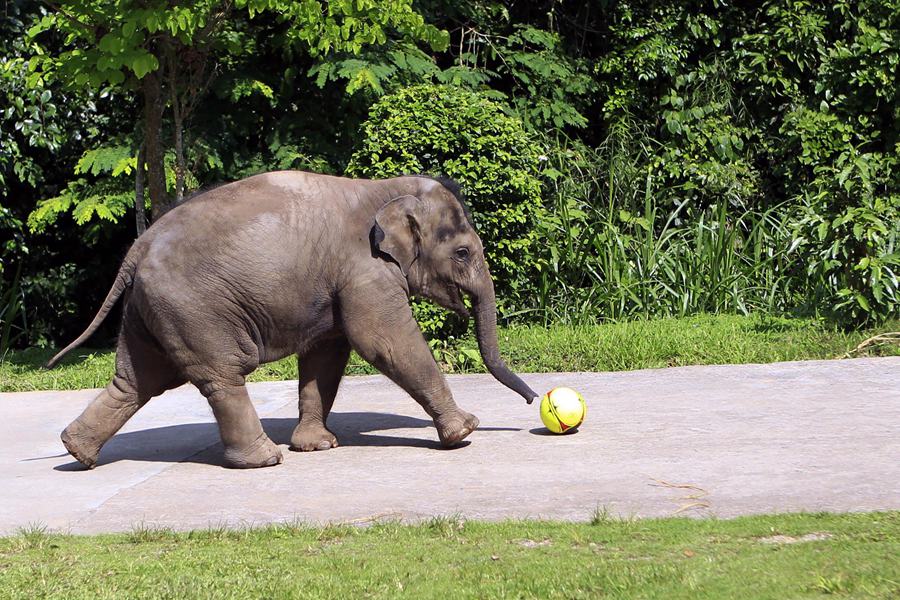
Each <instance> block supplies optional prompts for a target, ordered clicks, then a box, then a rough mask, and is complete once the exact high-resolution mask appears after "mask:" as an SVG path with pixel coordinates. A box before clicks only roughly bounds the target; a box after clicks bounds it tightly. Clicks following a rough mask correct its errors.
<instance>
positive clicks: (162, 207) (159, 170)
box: [141, 72, 169, 221]
mask: <svg viewBox="0 0 900 600" xmlns="http://www.w3.org/2000/svg"><path fill="white" fill-rule="evenodd" d="M141 90H142V92H143V96H144V148H145V151H146V154H147V183H148V187H149V189H150V217H151V219H152V220H153V221H155V220H156V219H158V218H159V217H160V215H162V214H163V213H164V212H165V211H166V209H167V208H168V207H169V196H168V194H167V193H166V167H165V163H164V162H163V161H164V157H165V154H164V152H163V145H162V120H163V110H164V109H165V104H163V100H162V82H161V80H160V73H159V72H155V73H148V74H147V75H145V76H144V78H143V79H142V80H141Z"/></svg>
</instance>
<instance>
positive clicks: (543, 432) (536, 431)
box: [528, 427, 579, 437]
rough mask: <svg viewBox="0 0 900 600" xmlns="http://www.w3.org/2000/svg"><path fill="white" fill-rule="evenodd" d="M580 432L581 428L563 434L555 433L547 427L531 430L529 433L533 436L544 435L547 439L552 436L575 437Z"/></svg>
mask: <svg viewBox="0 0 900 600" xmlns="http://www.w3.org/2000/svg"><path fill="white" fill-rule="evenodd" d="M578 430H579V428H578V427H576V428H575V429H570V430H568V431H564V432H562V433H554V432H552V431H550V430H549V429H547V428H546V427H535V428H534V429H529V430H528V433H530V434H532V435H544V436H547V437H550V436H554V437H555V436H560V435H575V434H576V433H578Z"/></svg>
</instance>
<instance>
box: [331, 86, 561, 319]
mask: <svg viewBox="0 0 900 600" xmlns="http://www.w3.org/2000/svg"><path fill="white" fill-rule="evenodd" d="M539 165H540V151H539V146H538V144H536V143H535V141H534V140H533V139H531V138H530V137H529V136H528V135H527V134H526V133H525V131H524V129H523V128H522V125H521V123H520V122H519V121H517V120H515V119H513V118H512V117H509V116H507V115H506V114H504V113H503V111H502V109H501V107H500V106H498V105H497V104H495V103H494V102H492V101H490V100H488V99H487V98H485V97H483V96H482V95H480V94H478V93H475V92H471V91H467V90H463V89H459V88H453V87H447V86H432V85H420V86H413V87H409V88H406V89H403V90H401V91H399V92H397V93H396V94H391V95H389V96H384V97H383V98H381V100H379V101H378V102H377V103H376V104H375V105H374V106H373V107H372V109H371V111H370V112H369V119H368V121H366V123H365V125H364V126H363V129H362V135H361V141H360V145H359V146H358V148H357V150H356V151H355V152H354V154H353V158H352V160H351V161H350V165H349V168H348V173H349V174H352V175H359V176H365V177H374V178H382V177H392V176H396V175H402V174H411V173H429V174H434V175H438V174H442V175H446V176H448V177H451V178H453V179H455V180H456V181H458V182H459V183H460V184H461V185H462V186H463V188H465V190H466V195H467V199H468V202H469V204H470V207H471V209H472V213H473V216H474V219H475V223H476V226H477V228H478V232H479V235H480V236H481V238H482V240H483V241H484V245H485V249H486V254H487V258H488V262H489V264H490V268H491V273H492V275H493V277H494V283H495V286H496V288H497V296H498V298H499V299H500V302H501V309H505V310H510V309H513V308H517V307H520V306H521V305H522V304H523V302H524V301H525V299H526V298H527V297H528V296H530V294H531V291H532V290H531V286H530V284H529V279H530V275H531V274H532V273H534V271H535V268H536V265H537V256H536V254H537V253H536V249H537V242H538V240H537V236H536V234H535V225H536V223H537V222H538V221H539V220H540V219H541V215H542V212H543V211H542V206H541V182H540V180H539V179H538V169H539ZM439 314H440V313H431V314H430V315H429V316H430V319H431V320H429V321H427V322H425V323H423V325H424V327H425V329H426V330H427V331H430V332H432V333H433V332H434V331H436V330H437V329H439V328H440V327H442V326H443V325H444V319H443V317H441V316H439ZM419 316H420V317H422V316H424V315H423V314H422V313H421V312H420V314H419ZM420 322H421V320H420Z"/></svg>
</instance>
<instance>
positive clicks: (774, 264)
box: [0, 0, 900, 346]
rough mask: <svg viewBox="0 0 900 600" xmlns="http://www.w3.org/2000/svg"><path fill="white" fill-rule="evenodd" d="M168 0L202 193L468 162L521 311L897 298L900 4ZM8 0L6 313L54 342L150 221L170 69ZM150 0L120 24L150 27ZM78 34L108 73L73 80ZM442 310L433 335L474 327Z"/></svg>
mask: <svg viewBox="0 0 900 600" xmlns="http://www.w3.org/2000/svg"><path fill="white" fill-rule="evenodd" d="M93 4H94V3H92V2H88V1H87V0H78V1H72V2H64V3H62V6H63V7H64V8H66V7H67V9H68V10H70V11H74V13H75V14H80V13H78V11H79V10H84V11H88V9H91V10H93V9H92V8H91V7H92V6H93ZM169 4H170V5H171V6H170V8H168V9H167V10H168V11H169V12H167V13H166V18H167V19H170V21H166V23H174V25H173V29H172V31H174V33H171V34H167V35H169V37H170V38H171V40H170V41H169V42H167V43H170V44H175V43H177V44H181V46H178V47H179V48H180V49H181V51H183V52H185V54H183V55H182V56H184V57H187V56H188V54H186V53H187V52H188V51H193V52H197V53H201V54H202V56H203V57H204V60H206V61H208V63H204V64H205V65H206V66H205V67H204V68H205V69H207V70H206V71H204V72H205V73H208V74H209V81H208V84H206V85H204V86H203V87H202V89H200V91H199V92H197V93H199V94H200V100H199V103H198V107H199V108H197V109H195V110H194V111H193V112H192V113H190V114H189V115H188V116H187V117H186V118H184V119H183V121H184V122H183V123H181V126H177V124H178V123H177V122H176V120H175V119H174V114H173V108H174V104H175V102H176V101H179V100H178V99H179V98H181V96H179V95H178V94H179V93H184V90H185V89H186V88H185V85H186V84H183V83H179V82H178V81H175V80H174V79H173V81H174V83H172V84H171V86H172V89H174V90H175V91H176V94H175V95H174V96H173V95H171V94H169V92H170V91H171V90H169V88H167V87H165V86H166V85H169V84H166V83H163V84H162V86H163V87H162V88H161V89H162V91H163V92H164V94H163V98H164V100H163V107H162V108H163V112H162V121H161V125H160V128H159V134H160V138H161V140H163V150H164V154H163V161H162V166H163V168H164V175H165V187H166V190H165V191H166V192H167V194H169V196H174V195H175V191H176V187H177V186H178V185H179V184H178V183H177V178H178V177H179V175H178V173H179V172H180V173H181V175H180V177H182V179H183V181H182V183H181V184H180V185H182V186H183V187H184V192H185V193H190V192H191V191H192V190H195V189H199V188H202V187H204V186H208V185H212V184H214V183H217V182H221V181H228V180H233V179H237V178H240V177H244V176H247V175H249V174H252V173H257V172H261V171H265V170H272V169H283V168H299V169H311V170H316V171H320V172H329V173H339V174H340V173H350V174H359V175H368V176H379V177H380V176H388V175H393V174H399V173H403V172H409V171H419V170H421V171H430V172H432V173H435V174H445V175H450V176H453V177H456V178H457V179H459V180H460V181H461V182H463V183H464V184H465V185H466V187H467V188H468V191H469V193H470V195H471V197H472V198H473V204H474V206H475V209H476V216H477V219H478V221H479V226H480V227H481V229H482V234H483V237H484V238H485V241H486V243H487V245H488V248H489V249H490V252H491V259H492V269H493V270H494V271H495V275H496V277H497V279H498V287H499V288H500V289H502V290H503V292H502V294H501V296H502V298H503V301H504V302H503V307H502V308H503V315H502V317H503V318H504V319H506V320H507V321H524V322H539V323H550V322H559V321H563V322H575V323H582V322H588V323H590V322H598V321H604V320H621V319H631V318H639V317H640V318H644V317H654V316H663V315H675V316H680V315H687V314H694V313H700V312H725V313H728V312H738V313H749V312H766V313H775V314H803V315H812V316H821V317H823V318H827V319H829V320H831V321H834V322H836V323H839V324H842V325H846V326H857V325H860V324H862V323H873V322H875V323H877V322H880V321H882V320H884V319H885V318H889V317H891V316H896V315H897V314H898V312H900V311H898V308H900V299H898V293H900V292H898V275H897V270H898V268H900V267H898V262H900V252H898V247H897V243H898V242H897V241H898V233H900V168H898V167H900V165H898V150H900V148H898V143H900V141H898V140H900V99H898V91H897V90H898V86H897V81H900V0H854V1H850V0H837V1H835V2H831V3H819V2H812V1H807V0H770V1H766V2H759V1H751V2H742V3H725V2H721V1H719V0H705V1H700V0H688V1H684V2H677V3H673V2H662V1H656V0H631V1H623V0H601V1H599V2H575V1H572V0H563V1H559V0H539V1H537V2H530V3H521V2H511V1H501V0H476V1H474V2H458V1H456V0H421V1H417V2H413V3H412V4H410V3H408V2H402V1H399V0H392V1H391V2H381V3H379V2H373V1H370V0H366V1H365V2H362V3H358V4H355V3H353V2H349V3H347V2H342V1H339V0H330V1H328V2H312V3H310V2H299V3H290V2H274V1H273V2H269V1H267V2H237V3H235V4H234V5H233V7H234V10H233V11H232V12H231V13H229V19H228V21H227V27H223V28H221V29H217V30H216V36H217V37H215V40H214V42H215V43H213V42H208V41H204V40H203V39H198V38H195V37H193V33H191V32H193V31H194V29H193V27H194V26H193V25H192V23H195V21H192V20H191V19H197V20H196V23H200V24H202V22H201V20H199V19H200V17H198V15H200V16H202V14H203V13H202V11H203V10H206V9H205V8H204V7H206V6H207V4H206V3H181V2H174V3H169ZM228 6H232V4H231V3H228ZM304 6H305V7H306V9H303V10H307V9H311V10H312V12H309V13H303V12H302V11H301V9H302V8H303V7H304ZM122 7H124V8H122ZM316 7H319V8H320V9H321V8H323V7H324V8H325V9H326V10H325V11H324V12H322V13H321V14H319V13H317V12H316V10H315V9H316ZM360 7H362V8H360ZM207 8H208V7H207ZM4 10H5V13H4V14H3V16H2V19H0V260H2V272H0V278H2V280H0V281H2V288H0V315H3V324H2V327H0V333H3V331H4V330H5V331H6V333H7V335H6V338H7V339H9V340H14V343H15V345H19V346H23V345H33V344H39V345H46V344H53V343H58V342H60V341H62V340H64V339H67V338H70V337H72V336H73V335H74V334H76V333H77V332H78V331H80V329H81V328H82V326H83V325H84V324H85V323H86V322H87V321H88V320H89V319H90V316H91V315H92V314H93V311H94V310H95V309H96V307H97V306H98V305H99V303H100V301H101V300H102V298H103V296H104V295H105V293H106V290H107V285H108V283H109V282H110V281H111V279H112V273H113V272H114V271H115V269H116V268H117V266H118V261H119V258H120V257H121V256H122V255H123V254H124V252H125V250H126V249H127V246H128V244H129V243H130V241H131V240H133V238H134V236H135V215H134V183H135V175H136V172H137V168H138V160H137V155H138V149H139V147H140V146H141V144H142V142H144V141H145V138H146V128H145V125H146V123H145V122H144V121H143V118H142V114H143V113H142V110H143V104H142V98H143V96H142V95H141V91H140V90H141V87H140V86H142V85H143V84H144V83H145V81H144V79H143V77H141V75H142V74H143V76H144V77H146V76H148V75H147V73H150V75H149V76H152V74H153V73H154V71H153V70H152V67H153V64H152V61H151V60H150V59H148V58H146V57H145V56H144V54H134V55H128V57H125V58H123V57H124V56H125V55H124V54H122V53H123V52H126V51H128V49H127V48H126V47H125V46H124V45H123V46H122V47H121V48H120V47H119V45H117V44H119V42H115V41H111V39H112V38H106V40H107V41H106V42H103V39H104V37H103V36H102V35H99V34H98V32H94V35H93V37H91V36H87V35H73V34H72V32H71V27H73V25H72V24H71V23H69V24H68V25H66V24H65V18H62V17H60V15H59V14H58V13H56V12H54V11H53V10H52V9H49V8H47V5H45V4H41V3H38V2H31V1H23V0H15V1H12V2H7V3H6V4H5V8H4ZM120 10H123V11H128V10H132V11H133V10H139V5H138V4H137V3H122V4H121V6H120ZM140 10H143V9H140ZM136 14H138V13H134V12H123V13H122V14H111V15H107V18H109V19H111V20H112V22H113V23H114V25H115V27H112V26H110V27H111V29H109V31H112V30H113V29H114V30H115V31H120V32H126V28H125V25H124V24H125V23H127V22H128V18H126V17H129V15H130V17H134V18H133V19H132V20H133V21H134V23H135V25H134V29H135V31H141V29H140V28H141V27H144V28H146V29H147V31H148V32H150V24H149V23H150V19H151V17H153V18H156V16H154V15H153V14H151V13H146V12H145V13H140V14H138V16H135V15H136ZM332 14H334V15H336V16H334V18H333V19H332V18H331V17H330V16H329V17H328V19H331V20H330V21H329V20H328V19H326V18H324V17H323V16H322V15H332ZM379 15H380V16H379ZM120 17H121V18H120ZM160 18H161V17H160ZM347 19H355V20H354V21H353V23H356V24H357V25H354V26H353V27H355V28H351V29H348V30H347V33H344V30H343V28H345V27H349V26H348V25H347ZM160 23H162V21H160ZM373 24H374V25H373ZM426 24H427V25H426ZM158 27H162V26H161V25H158ZM104 31H106V30H104ZM129 31H130V30H129ZM27 32H30V35H29V34H28V33H27ZM310 32H314V33H315V35H318V36H319V37H318V38H310V37H309V36H310V35H312V34H310ZM316 32H317V33H316ZM99 33H102V31H100V32H99ZM131 34H133V32H131V33H130V34H129V35H131ZM122 35H125V33H122ZM135 35H136V34H135ZM147 36H148V38H147V39H156V38H153V37H152V36H151V35H150V33H148V34H147ZM304 36H306V37H304ZM310 39H318V40H325V39H333V40H336V42H335V43H334V44H332V45H331V46H330V47H324V46H317V45H316V44H311V42H310ZM128 40H131V38H130V37H129V38H128ZM342 40H343V41H342ZM129 43H131V41H129ZM160 43H161V42H160ZM122 44H124V42H122ZM141 44H143V45H141ZM148 44H150V42H149V41H148V42H146V43H145V42H144V41H142V42H141V43H140V44H139V46H140V48H149V49H150V50H148V52H149V53H151V54H152V51H153V48H154V47H153V46H152V45H148ZM101 46H102V48H101ZM73 50H74V51H76V55H75V56H78V55H79V54H78V53H81V54H80V55H84V53H90V52H94V54H91V56H94V57H95V58H96V61H95V62H94V63H92V65H93V67H92V68H93V69H95V70H94V71H89V72H90V73H95V74H96V73H97V72H102V73H103V74H104V75H103V76H102V77H101V76H99V75H98V76H85V77H82V78H81V80H80V81H78V79H79V78H78V72H80V71H77V69H75V70H74V71H73V68H74V67H73V66H72V63H71V62H68V63H67V62H66V60H69V59H71V56H72V52H73ZM117 52H118V54H117ZM106 55H108V56H107V61H108V62H106V63H101V59H102V58H103V56H106ZM198 55H199V54H198ZM160 56H163V54H160ZM109 57H113V58H115V60H113V58H109ZM116 57H119V58H116ZM184 60H187V59H186V58H185V59H184ZM109 61H112V62H109ZM116 61H118V62H116ZM139 63H140V64H139ZM182 66H184V65H182ZM79 68H80V67H79ZM86 68H87V67H85V69H86ZM161 68H162V67H161ZM145 71H146V72H145ZM113 72H121V73H122V78H121V80H120V79H119V76H117V75H114V74H112V73H113ZM179 81H180V80H179ZM173 99H174V100H173ZM176 133H180V134H183V143H182V145H183V149H182V150H181V151H180V152H179V151H178V148H177V146H176V142H175V139H176ZM148 165H149V163H148ZM141 166H143V163H141ZM148 200H149V199H148ZM147 206H148V208H150V203H149V201H148V204H147ZM442 315H443V313H440V312H436V311H431V312H427V311H426V312H422V313H421V316H422V318H423V324H424V325H425V327H426V329H427V330H428V333H429V334H430V335H432V336H436V337H446V336H448V335H455V334H458V333H459V332H458V330H454V328H453V327H448V326H447V322H446V318H445V317H444V316H442ZM114 324H115V319H110V320H109V321H108V326H107V328H106V329H105V330H104V331H103V332H102V334H101V336H105V337H106V338H107V339H109V338H110V337H111V336H113V335H114V333H115V325H114ZM8 343H9V342H8Z"/></svg>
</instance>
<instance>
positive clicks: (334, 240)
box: [47, 171, 535, 468]
mask: <svg viewBox="0 0 900 600" xmlns="http://www.w3.org/2000/svg"><path fill="white" fill-rule="evenodd" d="M463 294H466V295H468V296H469V297H470V299H471V301H472V306H473V307H474V316H475V322H476V326H477V337H478V345H479V348H480V350H481V356H482V358H483V359H484V364H485V365H486V366H487V368H488V370H489V371H490V372H491V373H492V374H493V376H494V377H495V378H497V379H498V380H499V381H500V382H501V383H503V384H504V385H505V386H507V387H509V388H510V389H512V390H514V391H515V392H517V393H519V394H520V395H522V396H523V397H524V398H525V399H526V400H527V401H528V402H529V403H530V402H531V401H532V400H533V399H534V398H535V393H534V392H533V391H532V390H531V389H530V388H529V387H528V386H527V385H526V384H525V383H524V382H523V381H522V380H521V379H519V377H517V376H516V375H515V374H513V373H512V372H510V370H509V369H508V368H507V367H506V365H505V364H504V363H503V361H502V360H501V358H500V355H499V353H498V351H497V331H496V328H497V318H496V303H495V297H494V286H493V283H492V281H491V277H490V274H489V273H488V269H487V265H486V263H485V260H484V249H483V247H482V245H481V240H480V239H479V238H478V235H477V234H476V233H475V229H474V228H473V225H472V220H471V217H470V215H469V213H468V210H467V208H466V207H465V205H464V204H463V203H462V200H461V198H460V194H459V186H457V185H456V184H455V183H454V182H452V181H449V180H444V179H434V178H430V177H423V176H411V177H398V178H395V179H386V180H381V181H371V180H362V179H346V178H341V177H330V176H325V175H316V174H312V173H303V172H297V171H280V172H274V173H266V174H263V175H257V176H254V177H250V178H248V179H244V180H242V181H238V182H235V183H231V184H228V185H223V186H221V187H217V188H215V189H213V190H210V191H208V192H205V193H202V194H198V195H196V196H194V197H192V198H191V199H190V200H188V201H186V202H185V203H183V204H181V205H179V206H178V207H176V208H174V209H173V210H171V211H169V212H168V213H166V214H165V215H164V216H163V217H161V218H160V219H159V220H158V221H157V222H156V223H154V224H153V226H152V227H150V228H149V229H148V230H147V231H146V233H144V234H143V235H142V236H141V237H140V238H138V240H137V241H136V242H135V243H134V245H133V246H132V247H131V249H130V250H129V252H128V254H127V256H126V257H125V260H124V261H123V263H122V266H121V268H120V269H119V273H118V275H117V276H116V280H115V283H113V286H112V289H111V290H110V291H109V294H108V295H107V297H106V300H104V302H103V306H102V307H101V308H100V310H99V312H98V313H97V316H96V317H94V320H93V321H92V322H91V324H90V326H88V328H87V330H86V331H85V332H84V333H82V334H81V336H80V337H79V338H78V339H76V340H75V341H74V342H72V343H71V344H70V345H69V346H68V347H66V348H65V349H64V350H63V351H62V352H60V353H59V354H57V355H56V356H54V357H53V359H52V360H50V362H49V363H48V365H47V366H48V367H52V366H53V365H55V364H56V363H57V362H58V361H59V360H60V359H61V358H62V357H63V356H64V355H65V354H66V353H67V352H69V351H70V350H72V349H73V348H75V347H77V346H78V345H80V344H82V343H83V342H84V341H85V340H86V339H87V338H88V337H89V336H90V335H91V334H92V333H93V332H94V331H95V330H96V329H97V327H98V326H99V325H100V323H101V322H102V321H103V319H104V318H105V317H106V316H107V315H108V314H109V311H110V310H111V309H112V308H113V306H114V305H115V303H116V302H117V301H118V299H119V298H120V297H122V296H124V309H123V322H122V328H121V332H120V334H119V340H118V345H117V348H116V373H115V376H114V377H113V378H112V381H111V382H110V383H109V385H107V386H106V389H105V390H103V391H102V392H100V394H99V395H98V396H97V398H96V399H94V401H93V402H92V403H91V404H90V405H89V406H88V407H87V408H86V409H85V410H84V412H83V413H82V414H81V415H80V416H79V417H78V418H77V419H75V421H73V422H72V423H71V424H70V425H69V426H68V427H66V429H65V431H63V432H62V436H61V438H62V441H63V444H65V446H66V449H67V450H68V451H69V453H70V454H71V455H72V456H74V457H75V458H76V459H78V460H79V461H81V462H82V463H84V464H85V465H87V466H88V467H93V466H94V465H95V464H96V462H97V456H98V454H99V453H100V448H101V447H102V446H103V444H104V443H106V441H107V440H109V438H111V437H112V436H113V435H114V434H115V433H116V431H118V430H119V428H121V427H122V425H124V424H125V422H126V421H127V420H128V419H129V418H130V417H131V416H132V415H134V414H135V413H136V412H137V410H138V409H139V408H140V407H141V406H143V405H144V404H145V403H146V402H147V401H148V400H150V398H152V397H153V396H157V395H159V394H161V393H162V392H164V391H165V390H167V389H170V388H173V387H176V386H179V385H181V384H183V383H185V382H187V381H189V382H191V383H193V384H194V385H195V386H197V388H198V389H199V390H200V392H201V393H202V394H203V395H204V396H205V397H206V399H207V400H208V401H209V404H210V406H211V407H212V411H213V414H214V415H215V418H216V421H217V423H218V426H219V433H220V434H221V437H222V442H223V444H224V446H225V464H226V465H227V466H229V467H236V468H252V467H265V466H270V465H276V464H279V463H280V462H281V461H282V455H281V451H280V450H279V449H278V447H277V446H276V445H275V444H274V443H272V441H271V440H270V439H269V438H268V436H266V434H265V433H264V432H263V428H262V425H261V424H260V421H259V417H258V416H257V414H256V410H255V409H254V408H253V404H252V403H251V402H250V398H249V396H248V395H247V388H246V386H245V378H246V377H247V375H249V374H250V373H251V372H253V370H254V369H256V367H257V366H259V365H260V364H262V363H266V362H270V361H274V360H278V359H280V358H283V357H285V356H287V355H289V354H296V355H297V356H298V357H299V362H300V402H299V404H300V422H299V424H298V425H297V427H296V429H295V430H294V433H293V435H292V436H291V446H290V447H291V449H292V450H302V451H308V450H325V449H328V448H333V447H335V446H337V444H338V441H337V439H336V438H335V436H334V434H333V433H331V432H330V431H329V430H328V429H327V428H326V426H325V422H326V419H327V418H328V413H329V411H330V410H331V406H332V404H333V402H334V397H335V394H336V393H337V389H338V384H339V383H340V380H341V377H342V376H343V373H344V368H345V367H346V364H347V359H348V357H349V355H350V349H351V348H353V349H355V350H356V351H357V352H358V353H359V354H360V356H362V357H363V358H364V359H365V360H367V361H369V362H370V363H372V364H373V365H374V366H375V367H376V368H377V369H378V370H380V371H381V372H382V373H384V374H385V375H387V376H388V377H390V378H391V379H392V380H393V381H394V382H396V383H397V384H398V385H399V386H401V387H402V388H403V389H404V390H406V391H407V392H408V393H409V394H410V395H411V396H412V397H413V398H414V399H415V400H416V401H417V402H418V403H419V404H421V405H422V407H423V408H424V409H425V412H427V413H428V414H429V415H430V416H431V418H432V419H433V420H434V425H435V427H436V428H437V431H438V436H439V437H440V440H441V443H442V444H443V445H444V446H453V445H456V444H458V443H459V442H460V441H461V440H462V439H463V438H465V437H466V436H467V435H469V434H470V433H471V432H472V431H473V430H474V429H475V428H476V427H478V419H477V418H475V417H474V416H473V415H471V414H469V413H467V412H465V411H463V410H460V409H459V407H457V406H456V403H455V402H454V401H453V397H452V395H451V394H450V388H449V387H448V386H447V382H446V380H445V379H444V376H443V374H442V373H441V371H440V369H439V368H438V366H437V364H436V363H435V361H434V358H433V357H432V354H431V351H430V349H429V347H428V344H427V343H426V341H425V339H424V337H423V336H422V332H421V330H420V329H419V327H418V325H417V324H416V322H415V320H414V319H413V315H412V311H411V309H410V306H409V297H410V296H412V295H415V296H419V297H425V298H430V299H431V300H433V301H435V302H437V303H438V304H440V305H441V306H444V307H446V308H448V309H451V310H454V311H456V312H457V313H460V314H462V315H467V314H468V311H467V309H466V306H465V304H464V303H463Z"/></svg>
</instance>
